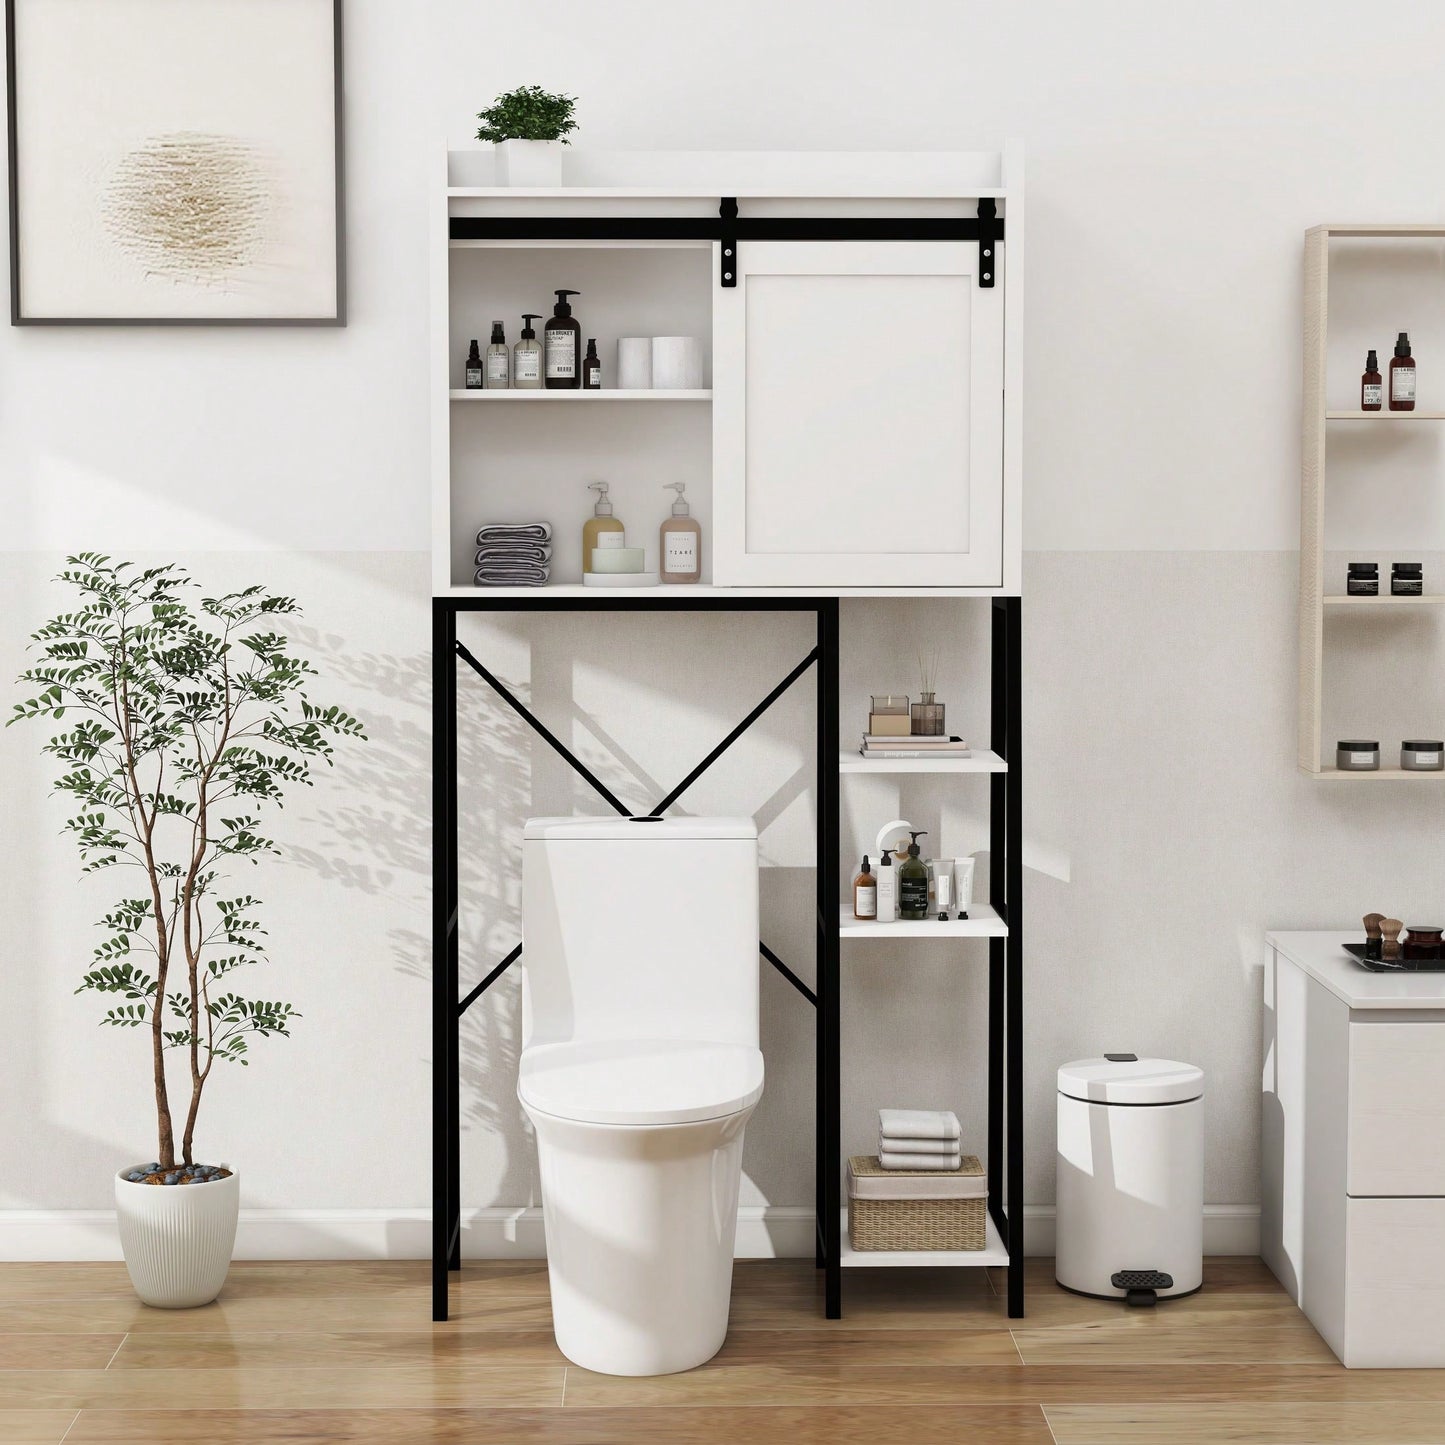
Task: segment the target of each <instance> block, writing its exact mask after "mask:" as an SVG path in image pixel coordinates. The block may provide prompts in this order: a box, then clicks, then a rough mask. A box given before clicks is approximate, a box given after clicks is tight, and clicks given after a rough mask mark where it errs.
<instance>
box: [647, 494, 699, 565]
mask: <svg viewBox="0 0 1445 1445" xmlns="http://www.w3.org/2000/svg"><path fill="white" fill-rule="evenodd" d="M686 486H687V484H686V483H685V482H667V483H665V484H664V486H663V491H665V492H666V491H674V492H676V493H677V500H676V501H675V502H674V503H673V504H672V516H670V517H669V518H667V520H666V521H665V522H663V524H662V526H661V528H660V529H659V531H658V537H657V551H658V570H659V571H660V572H661V574H662V580H663V581H664V582H700V581H701V580H702V528H701V527H700V526H699V525H698V522H697V519H696V518H695V517H693V515H692V514H691V511H690V509H689V508H688V505H687V499H686V498H685V497H684V496H683V492H684V491H685V490H686Z"/></svg>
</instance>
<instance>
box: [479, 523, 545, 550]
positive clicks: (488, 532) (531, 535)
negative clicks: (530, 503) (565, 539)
mask: <svg viewBox="0 0 1445 1445" xmlns="http://www.w3.org/2000/svg"><path fill="white" fill-rule="evenodd" d="M551 540H552V524H551V523H550V522H490V523H488V524H487V525H486V526H485V527H482V528H481V529H480V530H479V531H478V532H477V546H478V547H491V546H495V545H496V544H497V543H499V542H500V543H510V542H533V543H546V542H550V541H551Z"/></svg>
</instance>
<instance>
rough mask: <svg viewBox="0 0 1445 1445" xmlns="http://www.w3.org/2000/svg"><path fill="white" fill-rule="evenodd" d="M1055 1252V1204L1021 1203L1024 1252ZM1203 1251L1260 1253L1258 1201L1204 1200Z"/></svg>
mask: <svg viewBox="0 0 1445 1445" xmlns="http://www.w3.org/2000/svg"><path fill="white" fill-rule="evenodd" d="M1053 1252H1054V1206H1053V1205H1052V1204H1026V1205H1024V1253H1025V1254H1043V1255H1052V1254H1053ZM1204 1252H1205V1254H1207V1255H1210V1254H1243V1255H1257V1254H1258V1253H1259V1205H1257V1204H1206V1205H1205V1206H1204Z"/></svg>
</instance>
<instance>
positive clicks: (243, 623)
mask: <svg viewBox="0 0 1445 1445" xmlns="http://www.w3.org/2000/svg"><path fill="white" fill-rule="evenodd" d="M58 580H59V581H62V582H64V583H67V584H68V585H69V586H71V587H73V588H74V589H75V590H76V592H77V593H78V594H79V601H78V606H77V607H76V609H75V610H73V611H67V612H62V613H60V614H59V615H58V616H56V617H54V618H52V619H51V621H49V622H47V623H46V624H45V626H44V627H42V628H41V629H40V630H39V631H38V632H36V633H34V634H33V635H32V638H31V646H32V651H34V652H36V653H38V657H37V659H36V660H35V662H34V663H33V665H32V666H30V667H27V668H26V669H25V670H24V671H23V672H22V673H21V675H20V681H21V682H22V683H23V684H25V685H26V687H27V689H35V692H34V695H33V696H31V697H29V698H28V699H27V700H26V701H24V702H20V703H17V704H16V705H15V709H14V712H13V714H12V716H11V717H10V719H9V723H16V722H21V721H25V720H31V719H35V720H40V721H50V722H59V723H61V724H62V730H61V731H58V732H56V733H55V734H54V735H53V736H51V738H50V739H49V741H48V742H46V743H45V745H44V748H43V751H44V752H45V753H46V754H48V755H49V756H50V757H51V758H53V759H54V760H55V764H56V767H57V770H58V776H57V778H56V789H57V791H59V792H62V793H68V794H69V795H70V796H71V797H72V798H73V799H74V800H75V803H76V804H77V805H78V811H77V812H76V813H75V815H74V816H73V817H71V818H70V819H69V820H68V821H67V823H66V825H65V831H66V832H68V833H69V834H70V835H71V836H72V837H73V838H74V839H75V842H76V845H77V847H78V849H79V851H80V857H81V862H82V872H83V873H86V874H89V873H95V872H97V871H100V870H103V869H111V868H119V869H122V870H123V873H122V874H121V875H118V876H123V877H124V878H126V879H127V880H131V881H130V882H128V883H127V886H126V887H125V888H124V890H123V891H124V895H125V896H122V897H118V898H115V899H114V900H112V902H111V903H110V905H109V906H108V907H107V908H106V909H105V910H104V912H103V914H102V916H101V918H100V920H99V922H98V925H97V926H98V927H99V928H101V930H102V932H103V942H101V944H100V945H99V946H98V947H97V948H96V949H95V952H94V957H93V959H92V961H91V964H90V967H89V969H88V970H87V971H86V973H85V975H84V977H83V978H82V980H81V983H80V987H79V988H78V989H77V990H76V992H77V993H81V992H86V991H95V992H98V993H103V994H110V995H113V996H117V999H116V1002H114V1004H113V1006H111V1007H110V1008H109V1009H108V1010H107V1012H106V1013H105V1015H104V1017H103V1019H102V1022H103V1023H105V1024H109V1025H112V1026H115V1027H119V1028H131V1029H139V1030H141V1031H142V1032H143V1033H144V1034H145V1036H146V1046H147V1055H148V1059H149V1072H150V1082H151V1084H152V1086H153V1088H154V1096H155V1109H156V1126H157V1140H156V1152H155V1155H154V1157H153V1158H152V1159H151V1160H149V1161H148V1162H147V1163H145V1164H142V1165H136V1166H133V1167H130V1168H126V1169H122V1170H120V1172H119V1173H118V1174H117V1175H116V1178H115V1196H116V1214H117V1218H118V1221H119V1225H120V1238H121V1245H122V1248H123V1250H124V1253H125V1261H126V1266H127V1268H128V1270H129V1271H130V1277H131V1283H132V1284H133V1285H134V1286H135V1289H136V1293H137V1294H139V1295H140V1297H141V1298H142V1299H143V1300H144V1301H145V1302H146V1303H147V1304H152V1305H160V1306H163V1307H167V1308H172V1309H180V1308H187V1307H190V1306H194V1305H202V1304H208V1303H209V1302H210V1301H211V1300H213V1299H215V1297H216V1296H217V1295H218V1294H219V1293H220V1290H221V1286H222V1285H223V1284H224V1283H225V1278H226V1272H227V1270H228V1269H229V1267H230V1262H231V1252H232V1249H233V1247H234V1245H235V1237H236V1219H237V1211H238V1207H239V1200H240V1177H239V1174H238V1172H237V1169H236V1166H235V1165H234V1164H233V1163H232V1164H224V1165H223V1164H205V1163H201V1162H200V1161H199V1160H197V1158H196V1154H195V1141H196V1125H197V1118H198V1115H199V1112H200V1107H201V1100H202V1097H203V1095H204V1093H205V1089H206V1085H207V1082H208V1081H209V1079H210V1076H211V1069H212V1067H213V1066H214V1064H215V1063H216V1061H217V1060H218V1059H219V1060H223V1061H225V1062H226V1063H236V1064H246V1063H248V1062H249V1060H248V1057H247V1055H248V1049H249V1044H250V1042H251V1040H253V1039H255V1038H257V1037H266V1036H268V1035H271V1034H289V1032H290V1025H291V1021H292V1019H293V1018H294V1017H296V1011H295V1010H294V1009H293V1008H292V1006H291V1005H290V1004H288V1003H281V1002H275V1001H270V1000H266V1001H262V1000H259V999H254V998H248V997H246V996H244V995H243V994H241V993H240V992H238V991H237V989H236V984H235V979H234V975H235V974H236V973H237V972H238V971H239V970H241V969H244V968H246V967H247V966H248V965H251V964H254V963H257V962H260V961H261V960H262V959H263V958H264V956H265V951H266V946H265V941H264V930H263V929H262V927H261V924H260V922H259V920H258V919H257V917H256V912H257V908H258V906H259V900H258V899H256V898H255V897H253V896H252V895H251V894H250V893H248V892H246V891H244V890H241V889H236V888H234V887H233V885H232V884H231V881H230V878H229V875H230V873H231V872H232V871H233V869H234V867H235V866H236V865H239V864H242V863H248V862H249V863H255V862H256V861H258V860H259V859H260V857H261V856H262V855H264V854H267V853H273V854H274V853H280V852H281V851H282V850H281V848H280V847H279V845H278V844H277V843H276V842H275V840H274V839H272V838H271V837H269V836H267V834H265V833H263V832H262V831H261V828H262V814H263V813H265V812H267V811H269V810H274V809H276V808H279V807H280V806H281V805H282V803H283V802H284V799H285V796H286V793H287V791H288V790H289V789H291V788H292V787H294V786H297V785H301V784H307V783H309V782H310V781H311V769H312V767H313V765H314V764H315V763H317V762H326V763H328V764H329V763H330V762H331V758H332V739H333V738H336V737H357V738H359V737H363V736H364V733H363V732H362V728H361V724H360V723H359V722H358V721H357V720H356V719H355V718H354V717H351V716H350V715H349V714H347V713H345V712H342V711H341V709H340V708H336V707H320V706H318V705H316V704H314V703H313V702H312V701H311V700H310V698H309V697H308V696H307V691H306V689H307V685H308V679H310V678H312V677H314V676H315V675H316V669H315V668H313V667H312V666H311V665H310V664H309V663H308V662H306V661H305V660H304V659H303V658H301V657H299V656H297V655H296V654H295V653H294V652H293V651H292V644H291V639H290V637H288V635H287V634H286V633H285V632H283V631H280V630H278V629H277V628H276V626H275V623H276V621H277V620H278V619H280V618H283V617H288V616H295V615H297V613H298V608H297V606H296V603H295V602H294V601H293V600H292V599H291V598H289V597H282V596H278V595H275V594H273V593H270V592H267V591H266V590H264V589H263V588H261V587H259V586H257V587H247V588H245V589H243V590H242V591H239V592H231V593H227V594H225V595H223V596H219V597H207V596H204V595H201V596H199V597H198V596H197V595H196V594H197V591H198V589H197V587H196V584H194V583H193V582H192V581H191V579H190V578H189V577H188V576H187V575H186V574H185V573H184V572H183V571H182V570H181V569H180V568H178V567H175V566H161V567H149V568H145V569H138V568H136V567H134V566H132V565H131V564H130V563H128V562H112V561H111V559H110V558H108V557H105V556H103V555H101V554H100V553H96V552H83V553H81V554H79V555H78V556H75V557H69V558H67V559H66V567H65V570H64V571H63V572H62V573H61V574H60V577H59V579H58ZM7 725H8V724H7ZM168 1051H175V1052H178V1053H179V1054H181V1055H182V1056H183V1057H184V1059H185V1063H186V1066H187V1071H188V1079H187V1083H188V1086H189V1087H188V1098H187V1102H186V1104H185V1108H184V1115H183V1120H182V1123H181V1129H180V1139H179V1141H177V1138H176V1119H175V1116H174V1114H173V1110H172V1102H171V1099H172V1082H171V1080H170V1079H169V1078H168V1077H167V1071H166V1057H167V1053H168Z"/></svg>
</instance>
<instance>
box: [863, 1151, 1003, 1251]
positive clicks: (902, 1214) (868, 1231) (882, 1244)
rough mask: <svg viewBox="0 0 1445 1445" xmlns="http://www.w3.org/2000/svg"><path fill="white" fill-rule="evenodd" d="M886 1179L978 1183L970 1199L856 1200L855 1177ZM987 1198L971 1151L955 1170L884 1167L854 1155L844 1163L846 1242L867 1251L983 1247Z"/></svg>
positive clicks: (870, 1158) (980, 1165)
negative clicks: (846, 1191) (846, 1170)
mask: <svg viewBox="0 0 1445 1445" xmlns="http://www.w3.org/2000/svg"><path fill="white" fill-rule="evenodd" d="M880 1176H884V1177H887V1178H889V1179H891V1180H904V1179H909V1178H914V1177H917V1178H920V1179H959V1178H968V1179H970V1180H974V1179H976V1180H977V1181H978V1186H977V1187H979V1190H980V1192H979V1194H978V1196H977V1197H976V1198H970V1199H859V1198H857V1197H856V1196H855V1195H854V1192H853V1181H854V1180H855V1179H859V1178H878V1177H880ZM987 1218H988V1197H987V1186H986V1182H985V1181H984V1173H983V1165H982V1164H980V1163H979V1161H978V1159H977V1158H976V1157H975V1156H974V1155H972V1154H965V1155H964V1156H963V1163H962V1165H961V1167H960V1168H958V1169H940V1170H931V1169H930V1170H917V1171H914V1170H909V1171H908V1172H907V1173H901V1172H900V1171H898V1170H896V1169H884V1168H882V1167H881V1166H880V1165H879V1163H878V1160H877V1159H876V1158H875V1157H873V1156H870V1155H867V1154H858V1155H855V1156H854V1157H853V1158H851V1159H849V1161H848V1243H849V1244H851V1245H852V1246H853V1248H854V1249H856V1250H869V1249H899V1250H908V1249H920V1250H922V1249H983V1248H984V1247H985V1245H986V1244H987V1242H988V1225H987Z"/></svg>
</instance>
